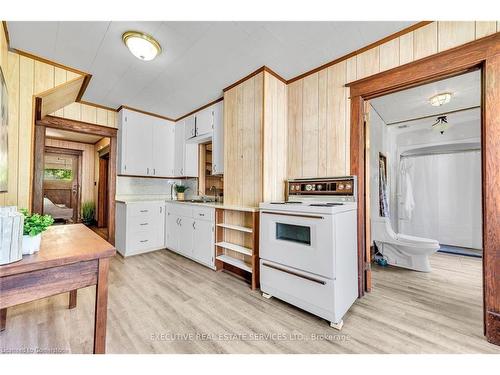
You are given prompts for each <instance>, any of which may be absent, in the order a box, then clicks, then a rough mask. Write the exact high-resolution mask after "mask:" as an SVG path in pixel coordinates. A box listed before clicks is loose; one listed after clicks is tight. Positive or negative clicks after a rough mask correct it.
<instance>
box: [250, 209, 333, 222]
mask: <svg viewBox="0 0 500 375" xmlns="http://www.w3.org/2000/svg"><path fill="white" fill-rule="evenodd" d="M260 212H261V213H262V214H269V215H281V216H293V217H305V218H308V219H321V220H322V219H324V217H323V216H318V215H302V214H298V215H297V214H289V213H284V212H271V211H260Z"/></svg>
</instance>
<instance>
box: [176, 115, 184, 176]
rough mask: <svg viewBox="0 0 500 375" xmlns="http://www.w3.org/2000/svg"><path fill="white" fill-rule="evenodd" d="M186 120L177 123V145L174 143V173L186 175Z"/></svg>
mask: <svg viewBox="0 0 500 375" xmlns="http://www.w3.org/2000/svg"><path fill="white" fill-rule="evenodd" d="M184 127H185V121H184V120H181V121H179V122H176V123H175V145H174V150H175V151H174V153H175V155H174V175H175V176H184V157H185V155H184V151H185V146H186V142H185V140H184Z"/></svg>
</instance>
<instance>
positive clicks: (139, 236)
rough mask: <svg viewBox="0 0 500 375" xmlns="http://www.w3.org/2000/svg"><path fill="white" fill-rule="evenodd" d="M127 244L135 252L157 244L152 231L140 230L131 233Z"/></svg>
mask: <svg viewBox="0 0 500 375" xmlns="http://www.w3.org/2000/svg"><path fill="white" fill-rule="evenodd" d="M127 245H128V246H127V247H128V248H129V249H130V250H132V251H134V252H135V251H140V250H145V249H150V248H153V247H155V246H157V244H156V240H155V237H154V233H153V232H152V231H139V232H134V233H131V234H130V237H129V240H128V243H127Z"/></svg>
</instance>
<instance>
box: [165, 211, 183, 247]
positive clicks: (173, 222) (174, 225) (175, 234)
mask: <svg viewBox="0 0 500 375" xmlns="http://www.w3.org/2000/svg"><path fill="white" fill-rule="evenodd" d="M179 231H180V226H179V216H178V215H175V214H173V213H172V212H167V219H166V226H165V237H166V245H167V248H169V249H170V250H175V251H179Z"/></svg>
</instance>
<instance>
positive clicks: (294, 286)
mask: <svg viewBox="0 0 500 375" xmlns="http://www.w3.org/2000/svg"><path fill="white" fill-rule="evenodd" d="M260 289H261V290H262V291H263V292H265V293H268V294H271V295H272V296H274V297H277V298H279V299H281V300H283V301H286V302H288V303H290V304H292V305H295V306H297V307H300V308H302V309H304V310H306V311H309V312H310V313H313V314H315V315H318V316H320V317H322V318H324V319H327V320H329V321H335V322H337V321H338V320H339V319H341V318H342V316H337V315H336V314H335V309H334V307H335V306H334V295H335V291H334V285H333V280H330V279H327V278H323V277H320V276H317V275H313V274H309V273H306V272H303V271H298V270H296V269H293V268H290V267H286V266H283V265H280V264H277V263H274V262H270V261H267V260H263V259H261V260H260Z"/></svg>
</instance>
